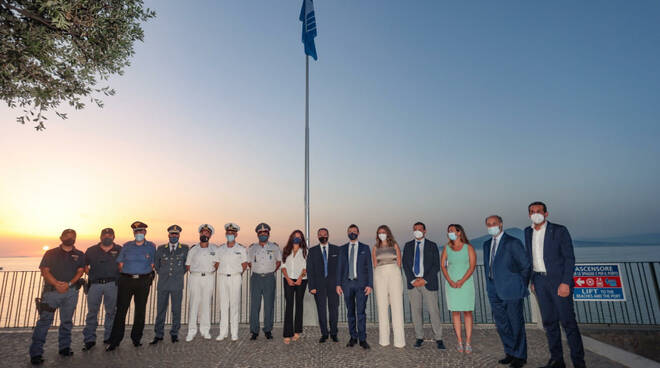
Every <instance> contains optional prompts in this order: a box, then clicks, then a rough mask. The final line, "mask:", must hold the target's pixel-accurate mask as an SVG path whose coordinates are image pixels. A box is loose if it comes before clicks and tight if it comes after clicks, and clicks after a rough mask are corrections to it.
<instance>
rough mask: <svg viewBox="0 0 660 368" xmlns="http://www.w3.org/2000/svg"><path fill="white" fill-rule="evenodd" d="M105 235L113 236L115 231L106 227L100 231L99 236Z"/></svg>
mask: <svg viewBox="0 0 660 368" xmlns="http://www.w3.org/2000/svg"><path fill="white" fill-rule="evenodd" d="M106 234H109V235H112V236H115V231H114V230H113V229H112V228H111V227H106V228H105V229H103V230H101V236H103V235H106Z"/></svg>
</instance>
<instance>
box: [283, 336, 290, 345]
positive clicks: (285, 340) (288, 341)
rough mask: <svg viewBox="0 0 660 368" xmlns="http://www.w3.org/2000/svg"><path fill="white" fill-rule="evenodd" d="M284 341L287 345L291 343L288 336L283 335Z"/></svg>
mask: <svg viewBox="0 0 660 368" xmlns="http://www.w3.org/2000/svg"><path fill="white" fill-rule="evenodd" d="M284 343H285V344H287V345H289V344H290V343H291V339H290V338H288V337H285V338H284Z"/></svg>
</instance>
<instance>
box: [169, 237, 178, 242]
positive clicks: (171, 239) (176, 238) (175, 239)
mask: <svg viewBox="0 0 660 368" xmlns="http://www.w3.org/2000/svg"><path fill="white" fill-rule="evenodd" d="M178 242H179V237H178V236H170V244H176V243H178Z"/></svg>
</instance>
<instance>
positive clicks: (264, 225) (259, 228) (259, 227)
mask: <svg viewBox="0 0 660 368" xmlns="http://www.w3.org/2000/svg"><path fill="white" fill-rule="evenodd" d="M254 231H255V232H257V233H258V232H260V231H268V232H270V226H268V224H267V223H265V222H262V223H260V224H259V225H257V228H256V229H254Z"/></svg>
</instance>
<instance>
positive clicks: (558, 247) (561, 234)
mask: <svg viewBox="0 0 660 368" xmlns="http://www.w3.org/2000/svg"><path fill="white" fill-rule="evenodd" d="M525 245H526V246H527V254H528V256H529V259H530V260H531V259H533V258H532V227H531V226H528V227H527V228H526V229H525ZM543 262H544V263H545V271H546V272H547V274H548V278H549V279H550V280H552V281H553V282H555V283H556V284H557V286H559V284H560V283H563V284H568V286H570V287H573V272H574V270H575V254H574V253H573V240H571V234H569V233H568V229H566V227H565V226H563V225H558V224H553V223H551V222H548V223H547V225H546V228H545V238H544V239H543Z"/></svg>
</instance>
